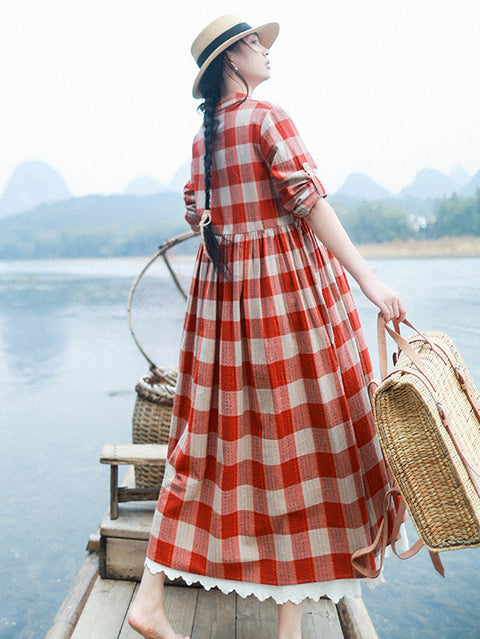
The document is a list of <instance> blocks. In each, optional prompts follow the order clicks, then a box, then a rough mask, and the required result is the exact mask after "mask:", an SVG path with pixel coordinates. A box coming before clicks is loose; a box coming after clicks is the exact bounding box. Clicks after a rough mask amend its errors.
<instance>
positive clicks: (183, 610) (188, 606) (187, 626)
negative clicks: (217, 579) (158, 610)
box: [163, 586, 233, 639]
mask: <svg viewBox="0 0 480 639" xmlns="http://www.w3.org/2000/svg"><path fill="white" fill-rule="evenodd" d="M202 590H203V589H202V588H193V587H187V588H178V587H174V586H165V588H164V595H163V607H164V608H165V614H166V615H167V618H168V619H169V621H170V623H171V624H172V627H173V628H174V630H175V632H178V633H179V634H181V635H185V636H189V637H192V635H193V626H194V620H195V614H196V612H197V610H198V598H199V595H200V593H201V592H202ZM232 639H233V637H232Z"/></svg>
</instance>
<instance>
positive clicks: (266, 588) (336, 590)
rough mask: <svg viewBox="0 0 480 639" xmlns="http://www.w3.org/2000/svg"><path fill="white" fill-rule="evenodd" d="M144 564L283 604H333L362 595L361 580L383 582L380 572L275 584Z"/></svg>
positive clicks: (170, 575) (153, 570)
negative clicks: (323, 601) (324, 599)
mask: <svg viewBox="0 0 480 639" xmlns="http://www.w3.org/2000/svg"><path fill="white" fill-rule="evenodd" d="M145 566H146V567H147V568H148V570H149V571H150V572H151V573H152V574H155V573H158V572H163V573H165V575H166V576H167V577H168V579H171V580H173V579H177V578H179V577H181V578H182V579H183V580H184V581H185V582H186V583H187V584H188V585H189V586H191V585H192V584H193V583H195V582H198V583H200V584H201V585H202V586H203V587H204V588H205V590H210V589H211V588H218V589H219V590H221V591H222V592H223V593H224V594H226V595H228V594H229V593H230V592H233V591H235V592H236V593H237V594H238V595H240V597H243V598H244V599H245V598H246V597H249V596H250V595H255V597H257V599H258V600H259V601H265V599H268V598H269V597H272V598H273V599H274V600H275V602H276V603H277V604H284V603H285V602H286V601H293V603H300V602H301V601H303V600H304V599H307V598H309V599H313V600H314V601H318V600H319V599H321V598H322V597H328V598H329V599H330V600H331V601H333V603H338V602H339V601H340V599H342V597H348V598H354V597H360V596H361V588H360V585H361V584H362V583H366V584H367V585H368V586H369V587H370V588H374V587H375V586H376V585H378V584H379V583H384V579H383V576H382V575H380V576H379V577H378V578H377V579H337V580H335V581H324V582H319V583H306V584H294V585H290V586H273V585H270V584H255V583H250V582H246V581H234V580H233V579H216V578H213V577H207V576H205V575H195V574H193V573H189V572H181V571H179V570H174V569H173V568H169V567H167V566H162V565H161V564H157V563H156V562H155V561H152V559H150V558H149V557H147V558H146V559H145Z"/></svg>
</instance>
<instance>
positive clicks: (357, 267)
mask: <svg viewBox="0 0 480 639" xmlns="http://www.w3.org/2000/svg"><path fill="white" fill-rule="evenodd" d="M305 221H306V222H307V223H308V225H309V226H310V228H311V229H312V231H313V232H314V233H315V235H316V236H317V237H318V238H319V240H320V241H321V242H322V243H323V244H324V245H325V246H326V247H327V248H328V249H329V251H330V252H331V253H333V255H335V257H336V258H337V259H338V260H339V262H340V263H341V264H342V266H343V267H344V268H345V269H346V270H347V271H348V272H349V273H350V275H351V276H352V277H353V278H354V279H355V280H356V281H357V282H358V285H359V286H360V288H361V289H362V292H363V293H364V295H366V297H367V298H368V299H369V300H370V301H371V302H373V303H374V304H375V305H376V306H378V308H379V309H380V312H381V313H382V315H383V318H384V319H385V321H386V322H389V321H390V320H393V319H398V320H403V319H404V318H405V315H406V310H405V305H404V304H403V302H402V300H401V299H400V296H399V295H398V294H397V293H395V291H393V290H392V289H391V288H390V287H389V286H387V285H386V284H384V283H383V282H381V281H380V280H379V279H378V278H377V277H376V276H375V275H374V274H373V273H372V271H371V270H370V268H369V266H368V264H367V263H366V262H365V260H364V259H363V257H362V256H361V255H360V253H359V252H358V251H357V249H356V248H355V246H354V245H353V243H352V241H351V240H350V238H349V237H348V235H347V232H346V231H345V229H344V228H343V226H342V225H341V223H340V220H339V219H338V217H337V215H336V214H335V211H334V210H333V209H332V207H331V206H330V204H328V202H327V201H326V200H325V199H324V198H319V199H318V200H317V202H316V203H315V204H314V206H313V208H312V209H311V211H310V213H309V214H308V215H307V216H306V217H305Z"/></svg>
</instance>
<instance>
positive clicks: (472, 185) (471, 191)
mask: <svg viewBox="0 0 480 639" xmlns="http://www.w3.org/2000/svg"><path fill="white" fill-rule="evenodd" d="M477 189H480V171H477V172H476V173H475V175H474V176H473V177H472V179H471V180H470V181H469V182H468V183H467V184H465V186H464V187H463V189H462V191H461V195H463V197H474V195H475V194H476V192H477Z"/></svg>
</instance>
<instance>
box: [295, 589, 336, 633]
mask: <svg viewBox="0 0 480 639" xmlns="http://www.w3.org/2000/svg"><path fill="white" fill-rule="evenodd" d="M317 637H329V639H343V632H342V627H341V625H340V619H339V618H338V614H337V609H336V607H335V604H334V603H332V602H331V601H330V599H320V601H312V600H310V599H306V600H305V602H304V604H303V619H302V639H317Z"/></svg>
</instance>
